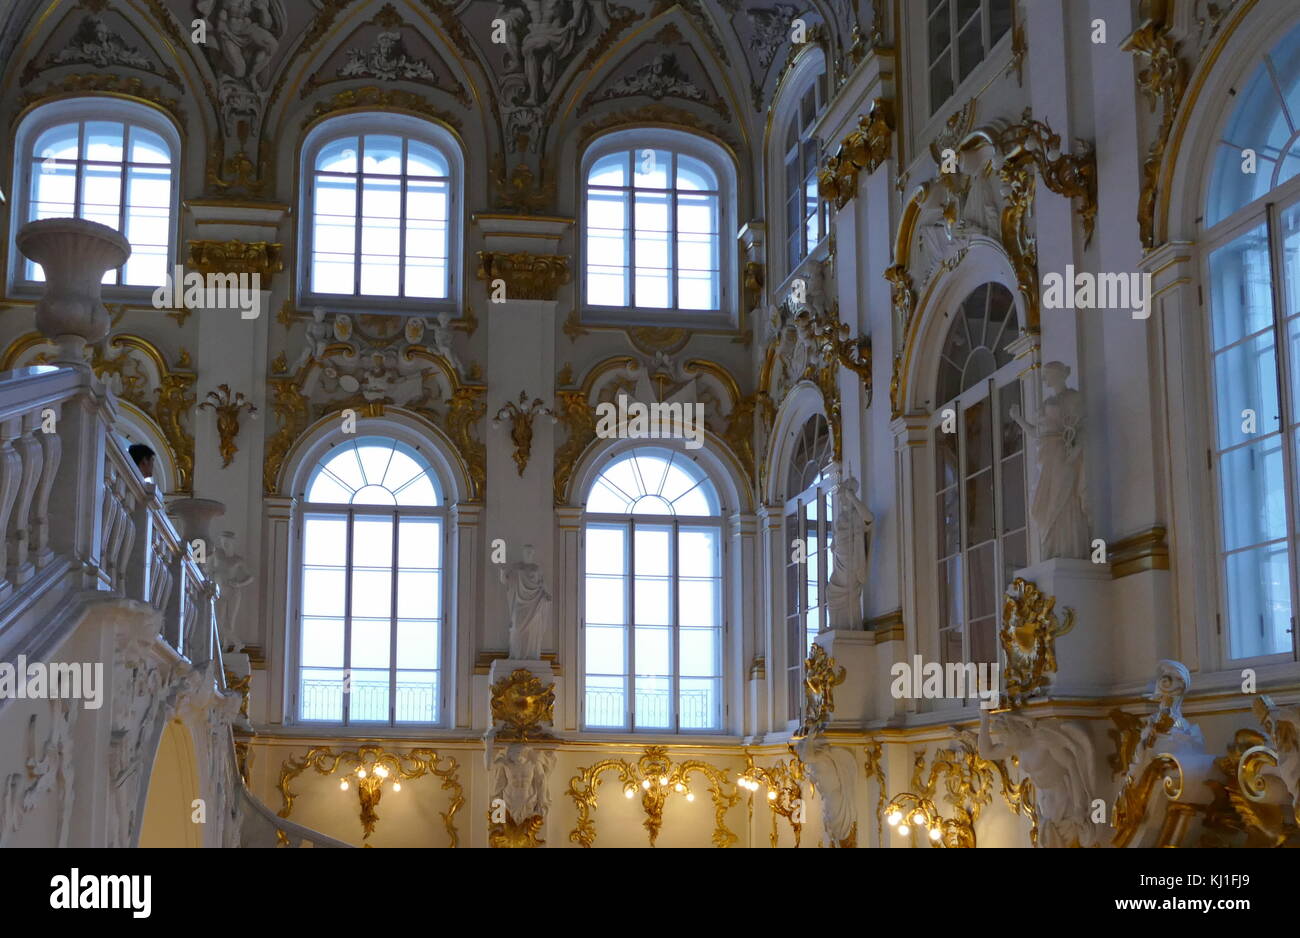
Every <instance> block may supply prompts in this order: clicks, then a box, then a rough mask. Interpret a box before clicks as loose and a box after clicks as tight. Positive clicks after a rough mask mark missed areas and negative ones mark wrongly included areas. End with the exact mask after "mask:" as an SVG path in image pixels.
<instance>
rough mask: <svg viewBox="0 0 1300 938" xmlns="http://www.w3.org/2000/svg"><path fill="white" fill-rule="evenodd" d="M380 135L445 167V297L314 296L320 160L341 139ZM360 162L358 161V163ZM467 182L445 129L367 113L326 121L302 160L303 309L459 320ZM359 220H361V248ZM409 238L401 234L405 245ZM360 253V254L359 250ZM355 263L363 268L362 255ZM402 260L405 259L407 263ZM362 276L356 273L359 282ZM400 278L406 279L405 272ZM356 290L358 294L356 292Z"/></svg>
mask: <svg viewBox="0 0 1300 938" xmlns="http://www.w3.org/2000/svg"><path fill="white" fill-rule="evenodd" d="M372 134H380V135H384V136H400V137H404V138H410V139H415V140H418V141H420V142H421V143H425V144H427V145H429V146H432V147H434V148H436V149H437V150H438V152H439V153H440V154H441V155H442V156H443V158H444V159H446V161H447V169H448V175H449V176H450V179H449V182H448V187H447V188H448V198H447V296H446V298H443V299H436V298H430V297H402V296H372V295H368V294H362V293H357V294H343V293H316V292H315V291H313V290H312V289H311V260H312V229H313V217H314V216H313V212H312V204H313V200H314V194H315V179H316V158H317V156H318V155H319V154H320V151H321V150H322V149H323V148H324V147H326V146H328V145H329V144H330V143H332V142H333V141H335V140H338V139H340V138H342V137H363V136H366V135H372ZM359 158H360V156H359V155H358V159H359ZM395 178H401V179H402V190H403V193H405V189H406V178H407V176H406V168H405V166H403V171H402V175H401V177H395ZM464 179H465V157H464V153H463V151H462V148H461V145H460V141H459V140H458V139H457V138H456V137H455V136H454V135H453V134H452V133H451V132H450V131H448V130H447V129H446V128H445V127H443V126H442V125H441V124H438V123H435V122H434V121H428V120H424V119H422V118H418V117H412V116H410V115H407V114H390V113H383V112H365V113H359V114H341V115H336V116H334V117H330V118H327V119H325V120H323V121H321V122H320V123H319V124H317V125H316V126H314V127H313V128H312V129H311V130H310V132H308V134H307V136H306V137H305V138H304V140H303V145H302V155H301V158H300V160H299V194H298V200H297V204H298V219H299V223H298V226H297V227H298V241H297V246H298V263H297V265H296V269H297V294H298V297H297V300H298V304H299V305H300V306H304V307H314V306H324V307H326V308H328V309H336V310H343V311H347V312H356V313H375V314H379V315H428V314H431V313H440V312H450V313H453V314H456V315H459V314H460V308H461V297H462V292H463V283H462V281H463V279H464V277H463V270H464V255H463V245H464V228H465V220H464V194H463V190H464ZM360 222H361V220H360V218H358V219H357V237H358V243H359V239H360V236H361V223H360ZM405 238H406V232H405V228H403V231H402V239H403V245H405ZM358 251H359V248H358ZM356 260H357V263H358V264H360V256H359V253H358V256H357V259H356ZM403 260H404V258H403ZM359 276H360V272H359V268H358V277H359ZM402 276H405V272H404V270H403V272H402ZM358 289H360V288H359V287H358Z"/></svg>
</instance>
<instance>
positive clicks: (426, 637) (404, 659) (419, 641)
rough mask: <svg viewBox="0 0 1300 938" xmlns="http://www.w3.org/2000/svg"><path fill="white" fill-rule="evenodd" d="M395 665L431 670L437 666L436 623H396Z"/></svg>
mask: <svg viewBox="0 0 1300 938" xmlns="http://www.w3.org/2000/svg"><path fill="white" fill-rule="evenodd" d="M397 666H398V667H399V668H427V669H431V670H432V669H436V668H437V667H438V623H436V622H418V621H415V622H406V621H402V622H398V623H397Z"/></svg>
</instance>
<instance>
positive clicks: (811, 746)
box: [795, 733, 858, 847]
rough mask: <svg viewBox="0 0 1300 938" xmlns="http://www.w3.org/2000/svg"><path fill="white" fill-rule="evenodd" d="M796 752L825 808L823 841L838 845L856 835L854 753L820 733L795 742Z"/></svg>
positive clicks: (856, 770) (823, 813)
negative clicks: (834, 744)
mask: <svg viewBox="0 0 1300 938" xmlns="http://www.w3.org/2000/svg"><path fill="white" fill-rule="evenodd" d="M795 754H796V755H797V756H798V757H799V761H800V762H802V763H803V764H804V765H805V766H806V767H807V770H808V775H809V777H810V778H811V779H812V783H813V785H814V786H815V787H816V789H817V797H818V800H819V801H820V802H821V810H822V843H823V844H824V845H825V846H828V847H838V846H840V845H841V844H844V843H845V841H848V840H849V839H850V838H851V837H853V836H854V828H855V827H856V826H857V823H858V804H857V803H858V799H857V784H858V783H857V778H858V764H857V761H856V760H855V759H854V758H853V753H851V752H849V750H847V749H842V748H840V747H837V746H832V745H831V744H830V743H828V742H827V741H826V737H824V736H822V735H821V734H820V733H814V734H812V735H810V736H805V737H804V738H803V739H801V740H799V741H798V742H797V743H795Z"/></svg>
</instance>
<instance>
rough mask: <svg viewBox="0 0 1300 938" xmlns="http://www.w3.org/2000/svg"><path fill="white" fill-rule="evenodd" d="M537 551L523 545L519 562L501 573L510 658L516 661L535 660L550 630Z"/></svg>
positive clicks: (548, 597) (548, 600) (548, 605)
mask: <svg viewBox="0 0 1300 938" xmlns="http://www.w3.org/2000/svg"><path fill="white" fill-rule="evenodd" d="M535 554H536V551H534V549H533V545H532V544H525V545H524V550H523V555H524V559H523V560H522V561H516V562H515V563H512V564H509V565H508V566H506V567H504V568H502V570H501V574H500V575H501V582H502V584H504V585H505V588H506V606H507V608H508V609H509V611H510V657H511V658H512V659H513V660H515V661H537V660H539V659H540V658H541V657H542V643H543V642H544V641H545V640H546V635H547V633H548V632H549V631H550V628H551V594H550V593H548V592H547V591H546V581H545V579H544V578H543V577H542V568H541V566H540V565H539V564H537V563H535V562H534V560H533V557H534V556H535Z"/></svg>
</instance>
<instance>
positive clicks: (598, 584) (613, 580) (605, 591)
mask: <svg viewBox="0 0 1300 938" xmlns="http://www.w3.org/2000/svg"><path fill="white" fill-rule="evenodd" d="M586 587H587V589H586V592H587V600H586V602H587V608H586V615H585V618H586V621H587V622H588V623H594V624H603V625H623V624H625V623H626V622H627V596H626V593H627V587H626V584H625V581H624V580H623V578H622V577H607V576H588V577H587V583H586Z"/></svg>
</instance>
